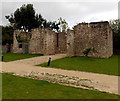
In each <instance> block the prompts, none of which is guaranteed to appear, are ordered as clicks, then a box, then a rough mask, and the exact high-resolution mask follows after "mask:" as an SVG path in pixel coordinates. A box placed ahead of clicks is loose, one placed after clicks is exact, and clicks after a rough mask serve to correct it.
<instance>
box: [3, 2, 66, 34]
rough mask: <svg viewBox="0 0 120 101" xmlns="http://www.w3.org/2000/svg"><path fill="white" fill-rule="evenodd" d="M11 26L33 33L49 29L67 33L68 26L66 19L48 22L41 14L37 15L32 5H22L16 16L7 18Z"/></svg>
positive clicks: (12, 15)
mask: <svg viewBox="0 0 120 101" xmlns="http://www.w3.org/2000/svg"><path fill="white" fill-rule="evenodd" d="M5 17H6V19H8V21H9V22H10V24H11V25H12V26H13V27H14V28H15V29H19V30H23V31H25V32H27V31H31V29H33V28H38V27H41V28H48V29H52V30H55V31H57V32H58V31H60V30H61V31H66V29H67V27H68V24H67V22H66V21H65V19H62V18H60V19H58V22H57V21H53V22H52V21H47V20H46V19H44V18H43V17H42V15H41V14H35V9H34V8H33V5H32V4H27V5H25V4H24V5H22V7H20V8H18V9H17V10H16V11H15V12H14V14H11V15H8V16H5Z"/></svg>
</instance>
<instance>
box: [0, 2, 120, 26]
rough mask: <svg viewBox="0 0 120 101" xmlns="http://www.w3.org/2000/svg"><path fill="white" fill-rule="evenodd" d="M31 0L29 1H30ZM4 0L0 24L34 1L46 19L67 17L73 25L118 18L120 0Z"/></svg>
mask: <svg viewBox="0 0 120 101" xmlns="http://www.w3.org/2000/svg"><path fill="white" fill-rule="evenodd" d="M28 1H29V2H28ZM57 1H58V0H2V1H1V3H0V12H1V13H2V18H0V19H1V20H0V25H8V23H9V22H8V21H7V20H6V19H5V16H6V15H9V14H11V13H14V11H15V10H16V9H17V8H19V7H21V6H22V5H23V4H29V3H32V4H33V6H34V8H35V10H36V12H37V13H40V14H41V15H42V16H43V17H44V18H45V19H47V20H50V21H55V20H57V19H58V18H59V17H62V18H64V19H66V21H67V22H68V24H69V26H70V27H72V26H73V25H76V24H77V23H80V22H95V21H109V20H111V19H117V18H118V0H99V1H98V0H74V2H73V0H60V1H59V2H57Z"/></svg>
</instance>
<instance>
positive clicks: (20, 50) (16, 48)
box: [12, 30, 31, 53]
mask: <svg viewBox="0 0 120 101" xmlns="http://www.w3.org/2000/svg"><path fill="white" fill-rule="evenodd" d="M18 36H21V38H17V37H18ZM30 37H31V33H26V32H23V31H20V30H15V31H14V35H13V50H12V51H13V53H26V52H25V47H26V45H28V41H29V40H30ZM20 40H23V42H21V41H20ZM19 44H22V47H21V48H19Z"/></svg>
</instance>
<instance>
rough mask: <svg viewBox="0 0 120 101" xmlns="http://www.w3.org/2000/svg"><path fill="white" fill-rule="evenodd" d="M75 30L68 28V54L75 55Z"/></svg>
mask: <svg viewBox="0 0 120 101" xmlns="http://www.w3.org/2000/svg"><path fill="white" fill-rule="evenodd" d="M74 38H75V36H74V31H73V30H70V29H68V30H67V55H68V56H75V52H74V49H75V48H74V41H75V40H74Z"/></svg>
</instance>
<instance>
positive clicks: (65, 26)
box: [58, 17, 68, 32]
mask: <svg viewBox="0 0 120 101" xmlns="http://www.w3.org/2000/svg"><path fill="white" fill-rule="evenodd" d="M58 22H59V24H60V26H59V29H60V32H63V31H65V32H66V31H67V29H68V23H67V22H66V20H65V19H62V18H61V17H60V18H59V19H58Z"/></svg>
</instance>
